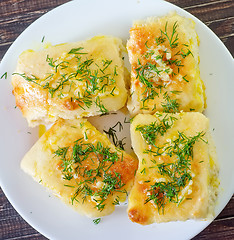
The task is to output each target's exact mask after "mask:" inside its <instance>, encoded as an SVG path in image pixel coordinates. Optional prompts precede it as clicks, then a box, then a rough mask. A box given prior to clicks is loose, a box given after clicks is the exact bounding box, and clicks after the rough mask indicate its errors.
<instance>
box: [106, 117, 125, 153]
mask: <svg viewBox="0 0 234 240" xmlns="http://www.w3.org/2000/svg"><path fill="white" fill-rule="evenodd" d="M118 126H119V130H118V131H119V132H121V131H122V130H123V125H122V123H121V122H120V121H118V122H117V123H116V124H115V125H114V126H113V127H110V128H109V129H108V131H106V130H103V132H104V133H106V134H107V136H108V137H109V139H110V140H111V141H112V143H113V144H114V145H115V146H116V147H117V148H120V149H122V150H124V145H125V144H126V143H124V140H125V139H126V137H124V138H122V139H119V138H118V136H117V133H116V132H117V130H116V128H117V127H118Z"/></svg>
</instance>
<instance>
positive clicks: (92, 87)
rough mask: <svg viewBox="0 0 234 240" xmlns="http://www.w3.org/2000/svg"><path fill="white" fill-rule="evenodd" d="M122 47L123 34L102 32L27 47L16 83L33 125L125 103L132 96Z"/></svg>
mask: <svg viewBox="0 0 234 240" xmlns="http://www.w3.org/2000/svg"><path fill="white" fill-rule="evenodd" d="M122 50H123V45H122V41H121V40H120V39H119V38H114V37H108V36H98V37H94V38H92V39H90V40H87V41H83V42H76V43H66V44H60V45H56V46H51V47H48V48H46V49H44V50H41V51H33V50H27V51H25V52H23V53H22V54H21V55H20V57H19V60H18V64H17V68H16V72H15V73H14V74H13V76H12V84H13V93H14V95H15V99H16V105H17V106H18V107H19V108H20V109H21V111H22V113H23V116H24V117H25V118H26V119H27V121H28V124H29V126H31V127H34V126H37V125H39V124H48V123H51V122H55V121H56V120H57V119H59V118H63V119H74V118H81V117H84V116H85V117H88V116H94V115H100V114H103V113H106V112H108V111H116V110H118V109H120V108H122V107H123V106H124V105H125V102H126V100H127V91H126V88H125V81H124V66H123V59H122V56H121V53H122Z"/></svg>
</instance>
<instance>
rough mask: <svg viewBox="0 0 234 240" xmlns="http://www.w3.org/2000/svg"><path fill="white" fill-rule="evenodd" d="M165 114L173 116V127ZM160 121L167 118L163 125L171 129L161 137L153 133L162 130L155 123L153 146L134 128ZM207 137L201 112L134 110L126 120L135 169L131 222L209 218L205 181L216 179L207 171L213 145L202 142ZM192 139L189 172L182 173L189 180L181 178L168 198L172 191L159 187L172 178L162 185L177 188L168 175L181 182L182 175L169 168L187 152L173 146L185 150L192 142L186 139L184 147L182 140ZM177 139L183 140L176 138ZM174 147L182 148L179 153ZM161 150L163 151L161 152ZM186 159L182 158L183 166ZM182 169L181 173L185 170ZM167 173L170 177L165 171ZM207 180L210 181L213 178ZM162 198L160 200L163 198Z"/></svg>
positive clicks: (206, 129)
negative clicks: (136, 160) (134, 157)
mask: <svg viewBox="0 0 234 240" xmlns="http://www.w3.org/2000/svg"><path fill="white" fill-rule="evenodd" d="M170 117H172V118H173V119H174V118H175V119H176V120H173V125H171V123H172V122H170V120H169V119H170ZM163 119H164V120H163ZM165 119H167V120H165ZM162 120H163V121H164V123H165V121H166V123H167V124H169V125H164V126H171V127H169V128H168V129H167V130H166V132H165V133H163V135H162V136H161V135H160V134H159V133H157V130H156V129H161V130H162V128H157V127H156V126H155V128H154V130H155V132H154V133H155V134H156V133H157V134H158V135H157V138H156V140H155V146H153V145H151V144H149V143H147V141H146V140H145V138H144V136H143V133H142V132H140V131H139V126H149V125H150V124H152V123H154V122H157V123H162V122H163V121H162ZM157 126H158V125H157ZM137 128H138V130H137ZM152 131H153V130H152ZM181 134H182V135H181ZM199 135H202V137H201V138H200V137H197V138H194V137H195V136H199ZM147 136H149V135H147ZM179 136H183V138H179ZM208 136H209V121H208V119H207V118H206V117H205V116H204V115H202V114H201V113H180V114H165V113H162V114H161V113H156V115H149V114H139V115H137V116H136V117H135V118H134V119H133V122H132V124H131V139H132V145H133V149H134V151H135V153H136V154H137V156H138V158H139V167H138V170H137V173H136V178H135V181H134V185H133V188H132V190H131V192H130V195H129V201H128V202H129V205H128V215H129V218H130V220H132V221H133V222H136V223H139V224H142V225H146V224H151V223H153V222H168V221H179V220H180V221H185V220H187V219H206V218H209V217H211V216H212V211H213V208H214V201H213V202H211V201H210V197H211V195H210V193H209V189H210V185H211V184H214V183H215V181H216V180H217V179H216V180H214V179H215V178H217V175H212V173H211V172H210V154H211V153H210V150H209V149H210V146H209V144H210V145H212V142H210V141H209V142H207V140H208ZM191 138H194V139H197V140H196V141H195V142H194V145H192V146H193V148H192V153H191V154H192V155H190V157H189V158H188V159H190V160H189V161H191V162H190V164H189V168H188V169H189V170H187V171H188V172H187V173H188V174H189V175H184V176H183V177H185V176H187V177H188V176H189V177H188V179H189V180H186V184H185V185H183V187H182V188H181V189H180V190H179V192H178V195H174V196H176V197H175V198H172V199H171V200H169V198H167V197H166V196H173V192H169V193H168V192H167V190H162V188H161V187H160V186H164V184H165V183H168V182H171V183H172V184H171V185H170V184H169V185H167V187H168V188H165V189H170V187H171V186H172V189H174V190H173V191H175V189H178V188H177V185H176V184H178V182H177V180H176V181H175V180H173V179H174V177H175V176H176V177H180V179H181V181H182V179H183V177H182V175H181V176H180V175H178V174H179V173H178V171H176V172H175V174H176V175H173V174H172V173H173V171H174V170H173V168H172V166H173V164H175V163H177V162H178V161H179V160H178V159H180V161H184V160H182V159H183V156H185V155H183V154H187V153H188V151H187V152H186V153H185V152H182V150H178V149H179V148H180V149H187V147H188V146H191V145H190V144H191V143H189V145H185V144H187V143H186V141H188V139H191ZM209 138H210V136H209ZM178 139H184V140H183V141H179V140H178ZM174 144H175V145H174ZM177 144H178V145H177ZM172 146H174V147H173V148H172V149H174V150H173V152H172V153H170V154H169V152H167V151H168V149H171V147H172ZM184 146H186V148H184ZM178 147H179V148H178ZM163 149H164V150H163ZM176 149H177V150H178V151H181V152H179V154H178V153H177V152H176V151H177V150H176ZM162 151H165V153H163V152H162ZM176 154H178V155H176ZM179 156H180V158H179ZM186 156H187V155H186ZM186 159H187V158H186ZM185 163H186V162H185ZM185 163H184V162H183V164H185ZM161 164H162V165H161ZM160 165H161V166H164V168H163V169H164V170H165V172H164V171H162V172H160V170H159V167H160ZM170 166H171V168H170ZM213 168H214V166H213ZM183 171H185V169H184V170H183ZM166 172H167V173H166ZM170 172H171V173H170ZM169 173H170V174H171V175H167V174H169ZM184 173H185V172H183V174H184ZM187 173H186V174H187ZM173 176H174V177H173ZM190 177H191V179H190ZM209 179H213V180H212V182H211V181H210V180H209ZM173 181H175V182H173ZM158 183H160V184H158ZM153 186H158V187H153ZM178 186H179V185H178ZM172 189H171V190H172ZM213 190H214V188H213ZM163 191H165V192H163ZM176 191H178V190H176ZM167 194H169V195H167ZM171 194H172V195H171ZM156 196H157V197H156ZM150 197H152V198H150ZM162 199H164V200H165V201H164V200H163V201H162ZM211 204H212V206H210V205H211Z"/></svg>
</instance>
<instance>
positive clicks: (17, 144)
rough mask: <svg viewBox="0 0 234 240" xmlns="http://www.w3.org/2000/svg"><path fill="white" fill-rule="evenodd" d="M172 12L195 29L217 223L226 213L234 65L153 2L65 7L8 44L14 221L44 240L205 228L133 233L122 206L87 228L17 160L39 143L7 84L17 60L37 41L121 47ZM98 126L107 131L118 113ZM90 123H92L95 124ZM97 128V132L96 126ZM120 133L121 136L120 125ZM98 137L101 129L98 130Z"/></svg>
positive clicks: (167, 226)
mask: <svg viewBox="0 0 234 240" xmlns="http://www.w3.org/2000/svg"><path fill="white" fill-rule="evenodd" d="M171 10H176V11H177V12H178V13H179V14H181V15H183V16H186V17H190V18H192V19H193V20H194V21H195V22H196V30H197V32H198V35H199V38H200V60H201V62H200V70H201V77H202V79H203V81H204V83H205V86H206V94H207V105H208V107H207V110H206V111H205V114H206V116H208V117H209V118H210V123H211V129H212V130H213V131H212V134H213V136H214V140H215V143H216V145H217V153H218V159H219V163H220V181H221V186H220V194H219V198H218V204H217V207H216V215H217V214H218V213H219V212H220V211H221V210H222V209H223V208H224V207H225V205H226V204H227V202H228V201H229V199H230V198H231V196H232V194H233V190H234V174H233V169H234V159H233V149H234V126H233V123H234V108H233V103H234V94H233V92H234V64H233V58H232V56H231V54H230V53H229V52H228V50H227V49H226V48H225V46H224V45H223V43H222V42H221V41H220V40H219V39H218V38H217V36H216V35H215V34H214V33H213V32H212V31H211V30H210V29H209V28H208V27H206V26H205V25H204V24H203V23H202V22H200V21H199V20H198V19H196V18H195V17H193V16H192V15H190V14H189V13H187V12H186V11H184V10H182V9H180V8H178V7H176V6H174V5H172V4H169V3H167V2H163V1H160V0H118V1H110V0H98V1H97V0H78V1H72V2H69V3H67V4H64V5H62V6H60V7H58V8H56V9H54V10H52V11H50V12H49V13H47V14H45V15H44V16H42V17H41V18H39V19H38V20H37V21H35V22H34V23H33V24H32V25H30V26H29V27H28V28H27V29H26V30H25V31H24V32H23V33H22V34H21V35H20V36H19V37H18V38H17V40H16V41H15V42H14V43H13V44H12V46H11V47H10V48H9V50H8V51H7V53H6V54H5V56H4V58H3V60H2V62H1V65H0V76H2V74H4V73H5V72H7V73H8V77H7V79H4V78H2V79H0V153H1V157H0V184H1V187H2V189H3V191H4V192H5V194H6V196H7V198H8V199H9V200H10V202H11V203H12V205H13V206H14V208H15V209H16V210H17V211H18V212H19V214H20V215H21V216H22V217H23V218H24V219H25V220H26V221H27V222H28V223H29V224H31V225H32V226H33V227H34V228H35V229H37V230H38V231H39V232H41V233H42V234H43V235H45V236H46V237H48V238H49V239H82V240H84V239H92V238H95V239H102V240H105V239H112V240H115V239H127V238H130V239H135V240H137V239H149V240H150V239H164V240H166V239H180V240H182V239H190V238H192V237H193V236H195V235H196V234H198V233H199V232H200V231H202V230H203V229H204V228H205V227H206V226H207V225H208V224H209V223H210V222H207V221H202V222H201V221H186V222H171V223H163V224H152V225H150V226H140V225H137V224H134V223H132V222H130V220H128V217H127V214H126V208H127V207H126V205H122V206H119V207H117V208H116V211H115V212H114V213H113V214H112V215H110V216H107V217H105V218H103V219H102V221H101V223H99V224H98V225H94V224H93V222H92V220H91V219H88V218H86V217H83V216H80V215H79V214H77V213H76V212H74V211H73V210H72V209H70V208H69V207H67V206H65V205H64V204H63V203H61V202H60V200H59V199H57V198H56V197H54V196H52V194H51V193H49V192H47V191H46V190H45V189H44V188H43V187H42V186H40V185H39V184H38V183H36V182H34V181H33V180H32V179H31V178H30V177H29V176H27V175H26V174H25V173H24V172H22V171H21V170H20V167H19V164H20V161H21V158H22V157H23V156H24V154H25V153H26V152H27V151H28V150H29V149H30V147H31V146H32V145H33V143H34V142H35V141H36V140H37V139H38V129H37V128H35V129H30V128H28V127H27V123H26V120H25V119H24V118H23V117H22V115H21V112H20V111H19V110H18V109H15V100H14V96H13V95H12V87H11V84H10V80H11V73H12V72H13V71H14V69H15V66H16V61H17V58H18V56H19V54H20V53H21V52H22V51H23V50H26V49H29V48H33V49H39V48H40V47H42V46H43V43H41V40H42V38H43V36H45V38H44V39H45V40H44V41H45V42H50V43H52V44H58V43H63V42H70V41H79V40H84V39H87V38H90V37H92V36H95V35H113V36H117V37H120V38H122V39H123V40H124V41H126V40H127V39H128V37H129V28H130V27H131V25H132V22H133V21H134V20H137V19H142V18H146V17H148V16H162V15H164V14H166V13H168V12H170V11H171ZM112 116H113V118H111V119H109V118H108V119H107V120H105V121H103V120H102V121H101V122H102V124H103V123H105V124H104V125H105V127H106V128H107V124H109V126H113V125H114V124H115V123H116V121H118V119H122V121H123V119H124V115H123V113H121V112H120V114H119V115H112ZM94 121H95V120H94ZM98 121H100V120H97V122H96V124H97V125H98V124H99V123H100V122H99V123H98ZM124 126H126V127H125V130H126V131H128V127H127V124H125V125H124ZM99 127H100V130H102V128H103V125H102V126H99Z"/></svg>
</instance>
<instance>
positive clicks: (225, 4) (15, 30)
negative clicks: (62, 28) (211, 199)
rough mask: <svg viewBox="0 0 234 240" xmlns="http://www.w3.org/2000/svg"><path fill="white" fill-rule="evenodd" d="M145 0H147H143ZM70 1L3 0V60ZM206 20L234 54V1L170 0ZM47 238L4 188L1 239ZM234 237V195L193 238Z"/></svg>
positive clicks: (0, 25)
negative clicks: (46, 17)
mask: <svg viewBox="0 0 234 240" xmlns="http://www.w3.org/2000/svg"><path fill="white" fill-rule="evenodd" d="M141 1H143V0H141ZM66 2H68V0H0V60H1V59H2V58H3V56H4V54H5V53H6V51H7V49H8V48H9V47H10V45H11V44H12V43H13V41H14V40H15V39H16V38H17V37H18V36H19V34H20V33H21V32H22V31H23V30H24V29H25V28H27V27H28V26H29V25H30V24H31V23H32V22H34V21H35V20H36V19H37V18H39V17H40V16H42V15H43V14H45V13H46V12H48V11H50V10H51V9H53V8H55V7H57V6H59V5H61V4H63V3H66ZM169 2H171V3H173V4H176V5H177V6H179V7H181V8H183V9H185V10H187V11H188V12H190V13H191V14H193V15H194V16H196V17H197V18H198V19H200V20H201V21H202V22H204V23H205V24H206V25H207V26H208V27H209V28H211V30H213V32H214V33H215V34H216V35H217V36H218V37H219V38H220V39H221V40H222V41H223V43H224V44H225V46H226V47H227V48H228V50H229V51H230V52H231V54H232V55H233V56H234V0H170V1H169ZM2 239H4V240H18V239H33V240H45V239H46V238H45V237H44V236H42V235H41V234H40V233H38V232H37V231H36V230H34V229H33V228H32V227H31V226H30V225H28V224H27V223H26V222H25V221H24V220H23V219H22V217H21V216H20V215H19V214H18V213H17V212H16V211H15V210H14V208H13V207H12V206H11V204H10V203H9V201H8V200H7V198H6V197H5V195H4V193H3V191H2V190H1V188H0V240H2ZM204 239H206V240H207V239H214V240H231V239H234V197H232V198H231V200H230V202H229V203H228V205H227V206H226V207H225V209H224V210H223V211H222V212H221V213H220V215H219V216H218V217H217V218H216V219H215V220H214V221H213V222H212V224H210V225H209V226H208V227H207V228H206V229H205V230H204V231H202V232H201V233H200V234H199V235H197V236H196V237H195V238H194V239H193V240H204Z"/></svg>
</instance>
